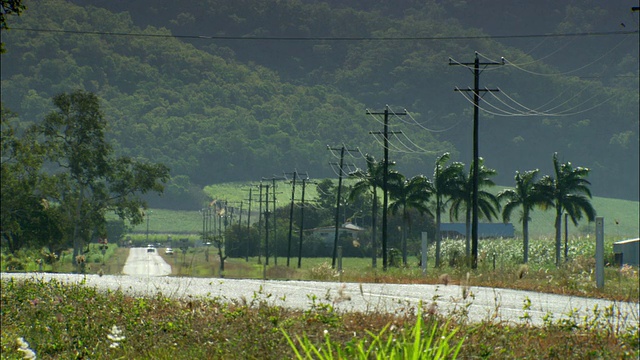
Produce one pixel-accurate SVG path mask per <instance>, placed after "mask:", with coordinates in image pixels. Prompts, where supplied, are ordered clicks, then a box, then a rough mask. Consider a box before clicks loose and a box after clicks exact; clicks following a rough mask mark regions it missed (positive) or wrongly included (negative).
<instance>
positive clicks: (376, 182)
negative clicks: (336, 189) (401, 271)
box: [349, 154, 393, 268]
mask: <svg viewBox="0 0 640 360" xmlns="http://www.w3.org/2000/svg"><path fill="white" fill-rule="evenodd" d="M365 159H366V161H367V170H366V171H363V170H361V169H358V170H356V171H354V172H352V173H350V174H349V176H351V177H355V178H358V179H359V180H358V181H357V182H356V183H355V184H354V185H353V187H352V188H351V191H350V193H349V202H353V201H354V200H355V198H357V197H358V196H362V195H364V194H367V193H371V196H372V206H371V248H372V254H371V266H372V267H373V268H375V267H376V266H377V252H378V244H377V241H376V234H377V228H376V219H377V214H378V192H377V189H378V188H382V174H383V172H384V166H383V163H382V162H381V161H379V162H376V159H375V158H374V157H373V156H372V155H369V154H367V155H365ZM390 165H393V164H390Z"/></svg>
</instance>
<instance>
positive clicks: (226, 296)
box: [1, 248, 640, 329]
mask: <svg viewBox="0 0 640 360" xmlns="http://www.w3.org/2000/svg"><path fill="white" fill-rule="evenodd" d="M124 272H125V274H128V275H119V276H118V275H105V276H98V275H86V276H83V275H76V274H49V273H27V274H24V273H20V274H9V273H3V274H1V278H2V280H3V281H4V280H6V279H9V278H11V277H13V278H16V279H21V278H36V279H42V280H45V281H48V280H50V279H57V280H59V281H64V282H70V283H79V282H80V281H82V279H83V278H84V279H85V284H86V285H87V286H94V287H97V288H99V289H105V290H106V289H111V290H121V291H123V292H125V293H127V294H129V295H133V296H154V295H156V294H158V293H161V294H163V295H164V296H168V297H174V298H190V299H193V298H217V299H219V300H220V301H228V302H241V303H245V302H246V303H248V304H252V303H253V304H256V305H257V304H259V303H261V302H262V303H264V302H266V303H267V304H270V305H276V306H283V307H289V308H296V309H303V310H305V309H309V308H311V307H313V306H318V305H324V304H331V305H332V306H333V307H334V309H336V310H337V311H358V312H390V313H401V312H404V311H411V310H412V309H416V308H417V307H419V306H422V308H424V309H430V310H434V311H437V312H438V313H440V314H444V315H447V316H448V317H452V318H458V319H464V320H468V321H472V322H478V321H485V320H491V321H504V322H511V323H530V324H531V325H543V324H544V322H545V321H544V319H545V318H547V319H552V321H554V322H557V321H560V320H563V319H564V320H569V321H573V322H575V323H577V324H584V323H585V317H586V318H587V319H593V317H594V316H595V314H598V313H599V314H600V315H601V316H604V315H603V314H604V313H605V310H609V311H608V312H609V313H610V314H611V315H610V316H608V317H603V318H602V321H605V322H606V323H607V324H610V326H613V327H614V328H615V329H620V328H624V329H637V328H638V325H639V323H638V321H639V315H638V314H639V312H640V306H639V305H638V303H626V302H616V301H608V300H599V299H592V298H583V297H576V296H562V295H553V294H546V293H537V292H530V291H517V290H510V289H497V288H486V287H474V286H471V287H468V288H463V287H461V286H458V285H448V286H445V285H424V284H419V285H400V284H371V283H340V282H337V281H334V282H319V281H277V280H255V279H220V278H191V277H169V276H162V275H163V274H170V273H171V267H170V265H169V264H167V263H166V262H164V261H163V260H162V258H161V257H160V256H159V255H158V254H157V253H155V252H154V253H147V252H146V249H145V248H138V249H131V253H130V256H129V259H128V260H127V263H126V265H125V267H124ZM336 280H337V279H336ZM605 286H606V285H605ZM609 286H615V284H614V283H611V284H610V285H609Z"/></svg>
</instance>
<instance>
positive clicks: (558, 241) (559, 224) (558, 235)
mask: <svg viewBox="0 0 640 360" xmlns="http://www.w3.org/2000/svg"><path fill="white" fill-rule="evenodd" d="M555 226H556V267H560V262H561V257H562V207H560V206H558V207H557V208H556V225H555Z"/></svg>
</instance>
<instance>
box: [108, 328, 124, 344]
mask: <svg viewBox="0 0 640 360" xmlns="http://www.w3.org/2000/svg"><path fill="white" fill-rule="evenodd" d="M107 339H109V340H111V345H110V346H109V347H110V348H112V349H115V348H117V347H119V346H120V342H121V341H122V340H124V339H125V336H124V335H122V330H120V329H119V328H118V325H113V326H112V327H111V332H110V333H109V334H107Z"/></svg>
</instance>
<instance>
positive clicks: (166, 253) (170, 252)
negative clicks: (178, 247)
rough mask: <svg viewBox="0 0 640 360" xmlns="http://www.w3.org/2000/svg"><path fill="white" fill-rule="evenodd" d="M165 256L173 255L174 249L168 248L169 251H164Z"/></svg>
mask: <svg viewBox="0 0 640 360" xmlns="http://www.w3.org/2000/svg"><path fill="white" fill-rule="evenodd" d="M164 254H165V255H173V249H172V248H167V249H166V250H165V251H164Z"/></svg>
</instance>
